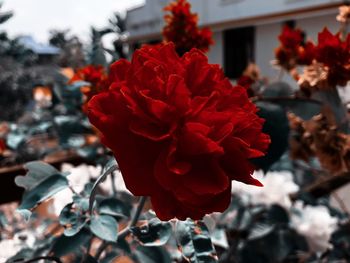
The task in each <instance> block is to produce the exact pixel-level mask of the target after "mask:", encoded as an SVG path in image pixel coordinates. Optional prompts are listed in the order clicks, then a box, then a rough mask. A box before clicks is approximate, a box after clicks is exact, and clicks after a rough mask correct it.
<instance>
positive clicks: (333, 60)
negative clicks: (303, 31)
mask: <svg viewBox="0 0 350 263" xmlns="http://www.w3.org/2000/svg"><path fill="white" fill-rule="evenodd" d="M316 59H317V61H318V62H321V63H323V64H324V65H325V66H326V67H327V69H328V82H329V85H330V86H334V87H335V86H336V85H340V86H345V85H346V83H347V82H348V81H349V80H350V35H348V38H347V39H346V40H345V41H342V39H341V35H340V33H338V34H335V35H333V34H332V33H331V32H330V31H329V30H328V29H327V28H324V29H323V31H322V32H321V33H319V34H318V45H317V47H316Z"/></svg>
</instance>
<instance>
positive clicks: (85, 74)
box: [69, 65, 110, 106]
mask: <svg viewBox="0 0 350 263" xmlns="http://www.w3.org/2000/svg"><path fill="white" fill-rule="evenodd" d="M75 81H86V82H89V83H90V84H91V86H86V87H83V88H82V90H81V91H82V92H83V94H84V95H85V96H86V98H85V101H86V102H88V101H89V100H90V99H91V98H92V97H93V96H94V95H96V94H98V93H100V92H102V91H105V90H108V88H109V84H110V81H109V78H108V74H107V72H106V70H105V69H104V67H103V66H102V65H97V66H95V65H88V66H86V67H83V68H80V69H78V70H77V72H76V73H75V74H74V76H73V77H72V78H71V79H70V81H69V83H74V82H75ZM85 106H86V105H85Z"/></svg>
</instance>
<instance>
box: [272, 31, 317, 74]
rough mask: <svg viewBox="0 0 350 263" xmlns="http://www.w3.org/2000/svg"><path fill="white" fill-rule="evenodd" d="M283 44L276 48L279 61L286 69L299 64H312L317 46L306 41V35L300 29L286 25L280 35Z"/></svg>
mask: <svg viewBox="0 0 350 263" xmlns="http://www.w3.org/2000/svg"><path fill="white" fill-rule="evenodd" d="M278 39H279V40H280V43H281V45H280V46H279V47H278V48H276V49H275V56H276V59H277V62H278V64H279V65H280V66H282V67H283V68H284V69H286V70H288V71H289V70H292V69H294V68H295V67H296V66H297V65H310V64H311V63H312V61H313V59H314V58H315V46H314V44H313V43H312V42H309V41H308V42H306V43H304V35H303V32H302V31H301V30H300V29H294V28H290V27H289V26H284V27H283V29H282V33H281V34H280V35H279V36H278Z"/></svg>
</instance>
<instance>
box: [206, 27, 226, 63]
mask: <svg viewBox="0 0 350 263" xmlns="http://www.w3.org/2000/svg"><path fill="white" fill-rule="evenodd" d="M213 39H214V45H213V46H211V47H210V50H209V52H208V60H209V63H211V64H219V65H220V66H221V67H223V66H224V49H223V47H224V42H223V32H222V31H217V32H214V34H213Z"/></svg>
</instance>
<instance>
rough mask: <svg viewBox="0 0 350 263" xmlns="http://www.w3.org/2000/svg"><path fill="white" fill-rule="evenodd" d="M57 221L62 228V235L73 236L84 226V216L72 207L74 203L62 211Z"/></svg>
mask: <svg viewBox="0 0 350 263" xmlns="http://www.w3.org/2000/svg"><path fill="white" fill-rule="evenodd" d="M59 221H60V224H61V225H62V226H64V234H65V235H66V236H74V235H76V234H77V233H78V232H79V231H80V230H81V229H82V228H83V227H84V226H85V224H86V216H85V215H84V214H82V211H81V210H80V209H77V208H75V207H74V203H70V204H68V205H66V206H65V207H64V208H63V209H62V211H61V214H60V216H59Z"/></svg>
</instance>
